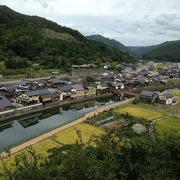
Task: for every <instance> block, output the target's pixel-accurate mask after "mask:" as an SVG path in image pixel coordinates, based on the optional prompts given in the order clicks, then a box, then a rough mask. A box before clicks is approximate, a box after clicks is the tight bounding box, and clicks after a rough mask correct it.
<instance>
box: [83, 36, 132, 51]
mask: <svg viewBox="0 0 180 180" xmlns="http://www.w3.org/2000/svg"><path fill="white" fill-rule="evenodd" d="M86 38H87V39H89V40H93V41H98V42H102V43H104V44H107V45H109V46H112V47H114V48H117V49H119V50H121V51H124V52H130V51H129V49H128V48H127V47H126V46H125V45H123V44H122V43H120V42H119V41H116V40H114V39H110V38H106V37H104V36H101V35H99V34H95V35H90V36H86Z"/></svg>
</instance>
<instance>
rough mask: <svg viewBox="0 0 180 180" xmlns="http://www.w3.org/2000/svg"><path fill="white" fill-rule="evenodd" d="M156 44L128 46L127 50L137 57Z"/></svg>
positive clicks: (154, 47)
mask: <svg viewBox="0 0 180 180" xmlns="http://www.w3.org/2000/svg"><path fill="white" fill-rule="evenodd" d="M156 48H157V46H156V45H155V46H128V49H129V51H131V52H132V53H134V54H136V55H137V56H139V57H142V55H144V54H146V53H148V52H150V51H152V50H153V49H156Z"/></svg>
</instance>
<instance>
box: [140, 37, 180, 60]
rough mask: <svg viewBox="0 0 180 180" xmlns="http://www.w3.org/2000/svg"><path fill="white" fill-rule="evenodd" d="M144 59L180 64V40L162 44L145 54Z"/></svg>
mask: <svg viewBox="0 0 180 180" xmlns="http://www.w3.org/2000/svg"><path fill="white" fill-rule="evenodd" d="M143 58H144V59H150V60H155V61H162V62H164V61H170V62H180V40H178V41H169V42H165V43H162V44H160V45H158V46H156V47H155V48H154V49H153V50H151V51H149V52H147V53H145V54H144V55H143Z"/></svg>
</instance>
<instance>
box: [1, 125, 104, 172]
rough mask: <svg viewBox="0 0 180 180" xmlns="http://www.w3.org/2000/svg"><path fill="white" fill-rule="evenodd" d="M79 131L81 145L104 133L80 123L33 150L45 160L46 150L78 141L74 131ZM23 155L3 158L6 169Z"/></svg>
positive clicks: (48, 139) (41, 143)
mask: <svg viewBox="0 0 180 180" xmlns="http://www.w3.org/2000/svg"><path fill="white" fill-rule="evenodd" d="M77 129H79V130H81V135H82V139H83V143H85V144H86V143H87V142H88V141H89V140H90V138H91V136H92V135H100V134H102V133H104V131H103V130H101V129H99V128H96V127H94V126H92V125H89V124H85V123H81V124H77V125H75V126H73V127H70V128H68V129H65V130H64V131H61V132H59V133H57V134H56V135H54V136H52V137H49V138H47V139H45V140H43V141H41V142H39V143H37V144H35V145H33V148H34V149H35V150H36V152H37V153H38V154H40V155H41V157H42V158H46V157H47V156H48V150H49V149H52V148H54V147H57V146H59V145H61V144H73V143H76V141H77V140H78V138H77V133H76V130H77ZM22 153H25V154H27V151H26V149H24V150H21V151H19V152H17V153H15V154H12V155H11V156H10V157H8V158H5V159H4V161H5V162H6V164H7V166H8V167H14V165H15V164H14V162H15V156H16V155H19V154H22ZM2 168H3V166H2V162H1V161H0V170H2Z"/></svg>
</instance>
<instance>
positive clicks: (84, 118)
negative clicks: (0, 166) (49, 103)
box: [1, 98, 134, 157]
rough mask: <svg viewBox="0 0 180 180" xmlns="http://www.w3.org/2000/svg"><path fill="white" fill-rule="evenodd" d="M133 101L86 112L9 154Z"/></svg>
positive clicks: (120, 102) (12, 149)
mask: <svg viewBox="0 0 180 180" xmlns="http://www.w3.org/2000/svg"><path fill="white" fill-rule="evenodd" d="M133 99H134V98H131V99H127V100H125V101H119V102H115V103H112V104H109V105H105V106H102V107H100V108H97V109H95V110H93V111H91V112H88V113H86V114H84V115H83V116H82V117H80V118H78V119H76V120H74V121H73V122H71V123H68V124H66V125H63V126H61V127H59V128H56V129H54V130H51V131H49V132H47V133H45V134H42V135H40V136H38V137H36V138H33V139H31V140H29V141H26V142H24V143H22V144H20V145H18V146H16V147H13V148H11V149H10V153H11V154H14V153H16V152H18V151H21V150H22V149H24V148H27V147H29V146H31V145H34V144H36V143H38V142H40V141H42V140H44V139H46V138H48V137H51V136H53V135H55V134H57V133H58V132H60V131H63V130H65V129H67V128H70V127H72V126H75V125H77V124H79V123H81V122H83V121H85V120H86V119H87V118H91V117H93V116H94V115H97V114H99V113H101V112H103V111H108V110H110V109H112V108H116V107H117V106H120V105H123V104H127V103H129V102H131V101H132V100H133ZM1 156H3V157H7V156H8V154H7V153H6V152H3V153H1Z"/></svg>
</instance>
